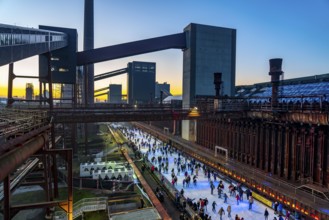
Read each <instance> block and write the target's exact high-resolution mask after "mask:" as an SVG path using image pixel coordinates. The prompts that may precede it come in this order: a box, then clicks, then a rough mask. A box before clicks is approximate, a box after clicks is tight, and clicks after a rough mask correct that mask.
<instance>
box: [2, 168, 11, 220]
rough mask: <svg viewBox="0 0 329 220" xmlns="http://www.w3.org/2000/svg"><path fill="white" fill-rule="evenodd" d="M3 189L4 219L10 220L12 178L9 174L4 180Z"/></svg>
mask: <svg viewBox="0 0 329 220" xmlns="http://www.w3.org/2000/svg"><path fill="white" fill-rule="evenodd" d="M3 191H4V204H3V206H4V207H3V211H4V220H10V219H11V216H10V178H9V175H7V176H6V177H5V178H4V180H3Z"/></svg>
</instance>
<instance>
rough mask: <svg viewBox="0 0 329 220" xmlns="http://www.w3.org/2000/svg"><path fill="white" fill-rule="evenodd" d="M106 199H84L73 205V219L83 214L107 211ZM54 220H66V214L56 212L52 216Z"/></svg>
mask: <svg viewBox="0 0 329 220" xmlns="http://www.w3.org/2000/svg"><path fill="white" fill-rule="evenodd" d="M107 200H108V198H107V197H93V198H84V199H81V200H79V201H78V202H76V203H74V205H73V219H75V218H77V217H79V216H80V215H82V213H83V212H93V211H99V210H106V209H107ZM53 219H54V220H66V219H67V214H66V212H64V211H57V212H55V214H54V216H53Z"/></svg>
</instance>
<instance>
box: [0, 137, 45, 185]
mask: <svg viewBox="0 0 329 220" xmlns="http://www.w3.org/2000/svg"><path fill="white" fill-rule="evenodd" d="M47 141H48V135H46V134H42V135H40V136H38V137H36V138H34V139H32V140H31V141H29V142H27V143H25V144H23V146H21V147H19V148H16V149H14V150H12V151H9V152H8V153H5V154H3V155H1V157H0V170H1V172H0V181H2V180H4V179H5V178H6V177H7V176H9V175H10V173H12V172H13V171H15V169H16V168H17V167H18V166H19V165H21V164H22V163H24V162H25V161H26V160H27V159H28V158H29V157H30V156H31V155H33V154H35V153H36V152H37V151H38V150H39V149H41V148H42V147H43V146H44V145H45V144H46V142H47Z"/></svg>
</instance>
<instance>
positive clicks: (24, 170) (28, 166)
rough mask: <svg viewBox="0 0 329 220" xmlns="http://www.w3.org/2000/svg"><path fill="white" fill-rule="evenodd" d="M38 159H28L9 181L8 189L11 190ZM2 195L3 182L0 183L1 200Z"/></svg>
mask: <svg viewBox="0 0 329 220" xmlns="http://www.w3.org/2000/svg"><path fill="white" fill-rule="evenodd" d="M38 162H39V159H38V158H35V159H33V160H32V159H29V160H28V161H27V163H26V165H22V167H23V168H22V169H21V170H19V171H18V173H17V175H15V177H14V178H13V180H12V181H11V182H10V191H12V190H13V189H14V188H15V187H16V186H17V185H18V184H19V183H20V182H21V181H22V180H23V179H24V178H25V176H26V175H27V174H28V173H29V172H30V171H31V170H32V169H33V168H34V167H35V166H36V165H37V164H38ZM3 197H4V189H3V184H2V183H1V185H0V201H2V199H3Z"/></svg>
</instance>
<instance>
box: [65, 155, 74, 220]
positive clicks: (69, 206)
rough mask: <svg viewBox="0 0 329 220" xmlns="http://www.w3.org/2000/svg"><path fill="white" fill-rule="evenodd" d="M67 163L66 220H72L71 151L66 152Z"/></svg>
mask: <svg viewBox="0 0 329 220" xmlns="http://www.w3.org/2000/svg"><path fill="white" fill-rule="evenodd" d="M66 162H67V188H68V210H67V219H68V220H73V171H72V149H71V150H70V149H68V150H67V151H66Z"/></svg>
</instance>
